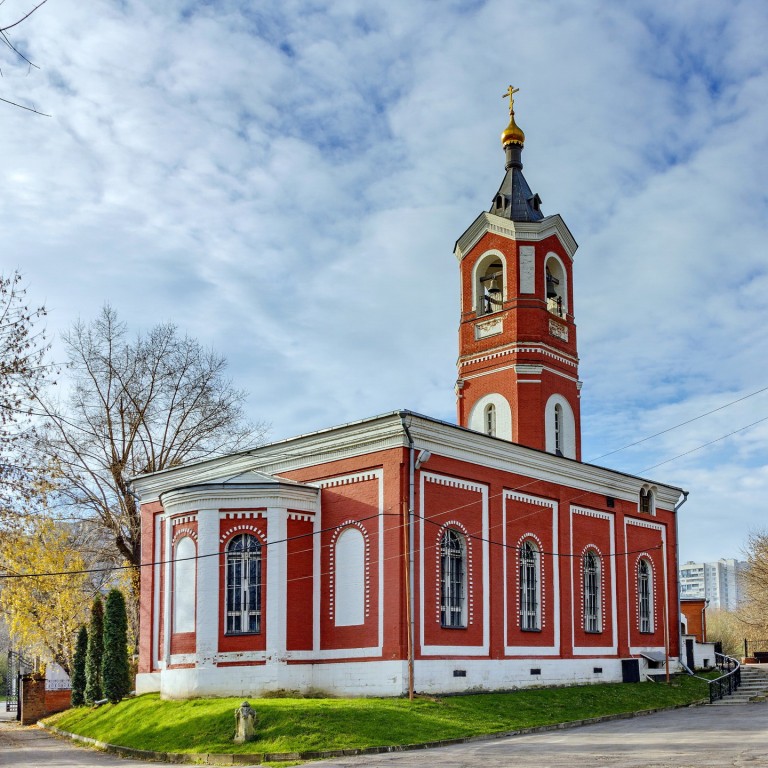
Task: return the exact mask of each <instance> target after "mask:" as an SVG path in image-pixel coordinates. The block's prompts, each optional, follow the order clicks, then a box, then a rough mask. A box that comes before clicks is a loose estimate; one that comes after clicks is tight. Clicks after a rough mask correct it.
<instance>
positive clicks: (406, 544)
mask: <svg viewBox="0 0 768 768" xmlns="http://www.w3.org/2000/svg"><path fill="white" fill-rule="evenodd" d="M409 533H410V518H409V509H408V502H406V501H403V563H404V564H405V625H406V628H407V634H408V699H409V700H410V701H413V616H411V546H410V536H409Z"/></svg>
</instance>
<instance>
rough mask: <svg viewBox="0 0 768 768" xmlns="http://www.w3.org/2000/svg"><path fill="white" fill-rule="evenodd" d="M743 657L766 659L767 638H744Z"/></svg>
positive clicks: (759, 660) (767, 650)
mask: <svg viewBox="0 0 768 768" xmlns="http://www.w3.org/2000/svg"><path fill="white" fill-rule="evenodd" d="M744 657H745V658H747V657H752V658H754V659H755V660H756V661H758V662H761V661H768V640H749V639H747V638H746V637H745V638H744Z"/></svg>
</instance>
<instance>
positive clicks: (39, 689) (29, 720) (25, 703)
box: [19, 674, 45, 725]
mask: <svg viewBox="0 0 768 768" xmlns="http://www.w3.org/2000/svg"><path fill="white" fill-rule="evenodd" d="M19 706H20V708H21V718H20V719H21V724H22V725H33V724H34V723H36V722H37V721H38V720H40V718H42V717H45V677H44V676H42V675H36V674H31V675H23V676H22V678H21V691H19Z"/></svg>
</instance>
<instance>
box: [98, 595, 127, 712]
mask: <svg viewBox="0 0 768 768" xmlns="http://www.w3.org/2000/svg"><path fill="white" fill-rule="evenodd" d="M101 681H102V690H103V693H104V697H105V698H106V699H109V701H110V702H111V703H112V704H117V702H118V701H120V700H121V699H122V698H123V697H124V696H126V695H127V694H128V693H129V692H130V690H131V675H130V669H129V663H128V619H127V616H126V611H125V598H124V597H123V593H122V592H121V591H120V590H119V589H112V590H110V592H109V594H108V595H107V605H106V609H105V611H104V656H103V657H102V661H101Z"/></svg>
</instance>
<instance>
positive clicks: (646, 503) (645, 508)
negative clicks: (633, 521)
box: [640, 488, 655, 515]
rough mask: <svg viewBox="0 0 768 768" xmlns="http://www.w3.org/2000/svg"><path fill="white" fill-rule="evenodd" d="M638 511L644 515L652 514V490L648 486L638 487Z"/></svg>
mask: <svg viewBox="0 0 768 768" xmlns="http://www.w3.org/2000/svg"><path fill="white" fill-rule="evenodd" d="M640 511H641V512H643V513H645V514H646V515H652V514H654V512H655V510H654V507H653V491H652V490H651V489H650V488H641V489H640Z"/></svg>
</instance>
